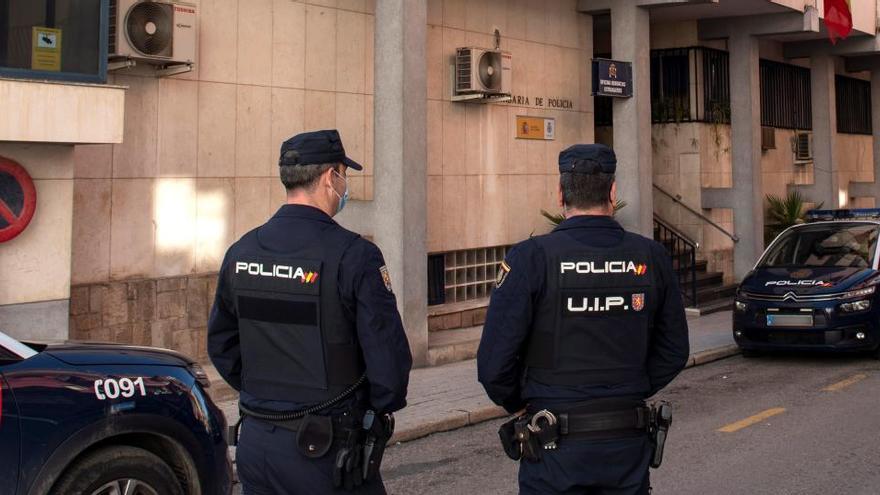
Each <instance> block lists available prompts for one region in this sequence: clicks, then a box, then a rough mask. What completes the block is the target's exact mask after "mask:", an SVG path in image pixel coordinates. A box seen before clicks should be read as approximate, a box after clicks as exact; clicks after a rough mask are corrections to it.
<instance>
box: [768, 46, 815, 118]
mask: <svg viewBox="0 0 880 495" xmlns="http://www.w3.org/2000/svg"><path fill="white" fill-rule="evenodd" d="M760 71H761V125H762V126H767V127H778V128H782V129H804V130H808V129H812V128H813V111H812V101H811V96H810V69H806V68H804V67H800V66H797V65H791V64H783V63H780V62H773V61H770V60H761V61H760Z"/></svg>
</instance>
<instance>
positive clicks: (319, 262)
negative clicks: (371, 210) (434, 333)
mask: <svg viewBox="0 0 880 495" xmlns="http://www.w3.org/2000/svg"><path fill="white" fill-rule="evenodd" d="M278 163H279V167H280V176H281V182H282V183H283V184H284V186H285V188H286V189H287V204H285V205H283V206H281V208H280V209H279V210H278V211H277V212H276V213H275V215H274V216H272V218H270V219H269V221H268V222H266V223H265V224H263V225H261V226H259V227H257V228H255V229H254V230H251V231H250V232H248V233H247V234H245V235H244V236H242V238H241V239H239V240H238V241H237V242H235V244H233V245H232V246H231V247H230V248H229V250H228V251H227V253H226V257H225V258H224V260H223V265H222V266H221V268H220V274H219V280H218V284H217V294H216V298H215V300H214V306H213V308H212V310H211V315H210V319H209V322H208V354H209V355H210V357H211V361H212V362H213V363H214V365H215V366H216V368H217V371H218V372H219V373H220V375H221V376H222V377H223V379H224V380H226V381H227V382H228V383H229V384H230V385H231V386H232V387H233V388H235V389H236V390H238V391H239V392H240V409H241V412H242V417H243V420H242V423H240V427H241V429H240V435H239V431H238V428H235V429H233V430H232V431H231V434H230V438H229V440H230V443H233V444H234V443H235V442H236V441H238V450H237V464H238V476H239V478H240V480H241V483H242V486H243V490H244V494H245V495H262V494H266V495H268V494H286V493H291V494H292V493H308V494H324V493H336V492H337V491H338V492H340V493H342V492H346V493H351V492H354V493H371V494H372V493H385V489H384V486H383V484H382V481H381V477H380V476H379V474H378V468H379V463H380V462H381V453H382V451H383V450H384V446H385V442H386V441H387V440H388V437H390V435H391V430H392V428H393V421H392V419H391V417H390V416H389V414H390V413H392V412H394V411H397V410H399V409H401V408H403V407H404V406H405V405H406V399H405V397H406V389H407V383H408V380H409V371H410V368H411V366H412V356H411V354H410V349H409V344H408V343H407V339H406V334H405V333H404V329H403V325H402V323H401V319H400V315H399V314H398V311H397V303H396V300H395V296H394V294H393V292H392V287H391V278H390V276H389V274H388V270H387V268H386V267H385V262H384V260H383V258H382V253H381V252H380V251H379V249H378V248H377V247H376V246H375V245H374V244H373V243H372V242H370V241H368V240H366V239H364V238H362V237H360V236H359V235H357V234H355V233H353V232H350V231H348V230H346V229H344V228H342V227H341V226H339V225H338V224H337V223H336V222H335V221H334V220H333V218H332V217H333V216H334V215H335V214H336V213H338V212H339V211H341V210H342V209H343V207H345V204H346V201H347V200H348V183H347V179H346V170H347V169H349V168H352V169H355V170H361V166H360V165H359V164H357V163H356V162H354V161H353V160H351V159H349V158H348V157H346V156H345V149H344V148H343V146H342V141H341V140H340V138H339V134H338V132H337V131H335V130H327V131H317V132H307V133H303V134H298V135H296V136H294V137H292V138H290V139H289V140H287V141H285V142H284V144H282V146H281V157H280V159H279V162H278Z"/></svg>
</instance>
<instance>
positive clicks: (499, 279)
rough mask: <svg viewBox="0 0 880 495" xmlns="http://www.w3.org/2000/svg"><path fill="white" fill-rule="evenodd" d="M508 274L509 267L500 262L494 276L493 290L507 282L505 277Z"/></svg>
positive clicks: (505, 263) (504, 262)
mask: <svg viewBox="0 0 880 495" xmlns="http://www.w3.org/2000/svg"><path fill="white" fill-rule="evenodd" d="M509 274H510V265H508V264H507V262H506V261H502V262H501V266H499V267H498V273H497V274H496V275H495V288H496V289H498V288H500V287H501V286H502V285H503V284H504V281H505V280H507V275H509Z"/></svg>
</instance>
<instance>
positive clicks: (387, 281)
mask: <svg viewBox="0 0 880 495" xmlns="http://www.w3.org/2000/svg"><path fill="white" fill-rule="evenodd" d="M379 273H380V274H381V275H382V282H384V283H385V288H386V289H388V292H392V293H393V292H394V290H393V289H392V287H391V274H390V273H388V267H387V266H385V265H382V266H381V267H380V268H379Z"/></svg>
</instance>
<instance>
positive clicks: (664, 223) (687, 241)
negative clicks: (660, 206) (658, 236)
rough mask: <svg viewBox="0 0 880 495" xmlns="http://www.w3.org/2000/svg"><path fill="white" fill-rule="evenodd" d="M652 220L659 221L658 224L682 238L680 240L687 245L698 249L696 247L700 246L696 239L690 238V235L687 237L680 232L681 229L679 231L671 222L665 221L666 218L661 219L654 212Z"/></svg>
mask: <svg viewBox="0 0 880 495" xmlns="http://www.w3.org/2000/svg"><path fill="white" fill-rule="evenodd" d="M654 221H656V222H657V223H659V224H660V225H662V226H663V228H664V229H666V230H669V231H671V232H672V233H673V234H675V235H677V236H678V237H680V238H681V240H682V242H684V243H685V244H687V245H688V246H691V247H693V248H694V249H698V248H699V247H700V243H699V242H697V241H695V240H693V239H691V238H690V237H688V236H687V235H685V234H684V233H682V231H680V230H678V229H676V228H675V227H673V226H672V224H671V223H669V222H667V221H666V220H663V219H662V218H660V217H659V216H657V214H656V213H654Z"/></svg>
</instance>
